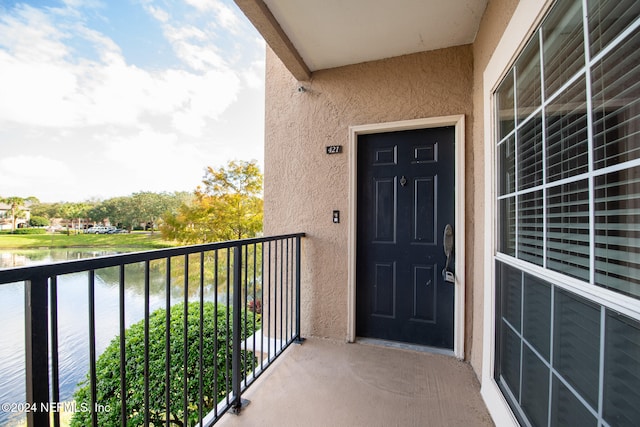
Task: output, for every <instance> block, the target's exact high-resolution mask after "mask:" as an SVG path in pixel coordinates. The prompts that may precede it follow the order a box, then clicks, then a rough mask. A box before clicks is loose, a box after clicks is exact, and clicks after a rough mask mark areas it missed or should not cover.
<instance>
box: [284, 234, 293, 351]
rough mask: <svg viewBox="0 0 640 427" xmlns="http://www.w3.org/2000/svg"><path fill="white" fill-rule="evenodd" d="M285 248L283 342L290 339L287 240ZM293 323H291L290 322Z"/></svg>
mask: <svg viewBox="0 0 640 427" xmlns="http://www.w3.org/2000/svg"><path fill="white" fill-rule="evenodd" d="M285 243H286V245H285V248H286V260H285V263H284V265H285V269H286V271H285V277H286V282H285V296H284V301H285V304H286V306H285V310H284V313H285V314H284V332H285V336H286V340H285V341H284V342H287V341H289V338H290V335H291V334H290V332H289V331H290V329H289V283H290V282H289V239H287V240H285ZM292 305H293V304H292ZM292 323H293V322H292Z"/></svg>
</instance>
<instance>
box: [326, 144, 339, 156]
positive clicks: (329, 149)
mask: <svg viewBox="0 0 640 427" xmlns="http://www.w3.org/2000/svg"><path fill="white" fill-rule="evenodd" d="M338 153H342V145H329V146H328V147H327V154H338Z"/></svg>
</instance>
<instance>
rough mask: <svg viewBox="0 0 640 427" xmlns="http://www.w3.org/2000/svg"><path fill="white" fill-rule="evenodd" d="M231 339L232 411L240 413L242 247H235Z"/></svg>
mask: <svg viewBox="0 0 640 427" xmlns="http://www.w3.org/2000/svg"><path fill="white" fill-rule="evenodd" d="M231 325H232V339H231V392H232V396H233V400H232V402H231V412H232V413H234V414H239V413H240V411H241V410H242V406H243V405H242V398H241V393H242V392H241V383H242V366H241V361H242V358H241V356H242V355H241V349H242V343H241V341H242V247H241V246H239V245H238V246H234V247H233V318H232V320H231Z"/></svg>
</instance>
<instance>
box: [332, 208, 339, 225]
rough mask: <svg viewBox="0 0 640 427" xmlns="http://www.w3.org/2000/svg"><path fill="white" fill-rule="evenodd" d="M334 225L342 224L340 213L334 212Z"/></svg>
mask: <svg viewBox="0 0 640 427" xmlns="http://www.w3.org/2000/svg"><path fill="white" fill-rule="evenodd" d="M333 223H334V224H339V223H340V211H333Z"/></svg>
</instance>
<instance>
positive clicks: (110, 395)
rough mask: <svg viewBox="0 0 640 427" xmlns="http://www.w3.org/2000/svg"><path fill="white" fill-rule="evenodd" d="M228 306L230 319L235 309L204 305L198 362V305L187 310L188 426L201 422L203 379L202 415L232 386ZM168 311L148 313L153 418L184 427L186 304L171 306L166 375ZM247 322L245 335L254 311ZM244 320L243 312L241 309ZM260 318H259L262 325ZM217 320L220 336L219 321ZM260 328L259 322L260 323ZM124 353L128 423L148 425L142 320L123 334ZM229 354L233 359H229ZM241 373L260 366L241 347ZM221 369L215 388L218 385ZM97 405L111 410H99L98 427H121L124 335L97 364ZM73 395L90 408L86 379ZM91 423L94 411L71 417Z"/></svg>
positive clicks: (249, 330)
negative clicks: (199, 418) (199, 408)
mask: <svg viewBox="0 0 640 427" xmlns="http://www.w3.org/2000/svg"><path fill="white" fill-rule="evenodd" d="M227 310H229V318H230V319H231V318H232V310H233V309H232V308H227V307H226V306H223V305H218V311H217V313H215V306H214V304H213V303H212V302H206V303H204V306H203V311H204V323H203V349H202V355H203V365H202V366H200V359H199V354H200V348H199V343H200V335H199V334H200V303H197V302H194V303H189V306H188V314H187V334H188V338H187V340H188V349H187V384H188V385H187V389H188V392H187V398H188V412H189V413H188V421H189V422H188V425H190V426H194V425H195V424H196V423H197V422H198V407H199V405H200V402H199V400H200V398H199V383H200V376H202V381H203V388H202V390H203V406H202V413H203V415H204V414H207V413H208V412H209V411H211V410H212V409H213V407H214V406H215V405H216V404H217V403H218V402H219V401H220V400H221V399H222V398H224V397H225V396H226V395H227V394H228V393H229V392H230V391H231V390H227V389H226V385H227V384H229V388H230V387H231V378H230V376H231V372H230V369H229V378H227V375H226V366H227V363H228V364H229V367H230V366H231V365H230V363H231V359H230V358H231V348H229V353H227V342H226V340H227V336H228V337H229V347H231V339H232V337H231V329H230V327H227V323H226V321H227ZM165 313H166V311H165V310H163V309H159V310H156V311H154V312H153V313H152V314H151V315H150V316H149V376H148V378H149V416H150V421H151V424H152V425H163V426H164V425H175V426H183V425H184V423H183V420H184V418H185V415H184V410H183V394H184V389H183V387H184V373H185V372H184V347H183V343H184V305H183V304H176V305H174V306H173V307H171V310H170V316H171V320H170V325H171V326H170V348H171V351H170V358H171V359H170V377H169V378H166V373H165V343H166V340H165V337H166V334H165V331H166V323H165V322H166V318H165ZM246 316H247V321H246V323H245V322H243V323H245V325H244V326H245V327H244V328H243V329H242V338H243V339H246V338H247V337H248V336H250V335H251V334H253V332H254V330H253V322H254V320H253V319H254V314H253V313H250V312H247V313H246ZM243 319H244V313H243ZM258 320H259V317H256V323H257V324H258ZM216 323H217V332H218V333H217V335H216V334H215V332H216V330H215V328H216V327H215V325H216ZM258 327H259V326H258ZM125 337H126V340H125V352H126V382H127V384H126V394H127V395H126V399H125V400H126V405H127V408H126V409H127V410H126V412H127V418H128V419H127V426H140V425H143V424H144V410H145V408H144V378H145V376H144V320H141V321H140V322H138V323H136V324H134V325H132V326H131V327H130V328H129V329H127V330H126V332H125ZM227 357H229V361H228V362H226V361H225V359H226V358H227ZM241 360H242V364H243V366H242V371H243V376H244V375H246V374H247V373H249V372H251V371H252V370H253V369H254V367H255V366H256V361H257V359H256V357H255V356H254V355H253V353H251V352H245V351H243V355H242V357H241ZM216 368H217V383H218V386H217V390H216V386H215V380H216V376H215V374H216ZM96 378H97V402H96V403H97V404H100V405H102V407H103V408H108V410H105V411H101V412H97V417H98V425H99V426H114V427H115V426H120V416H121V415H120V412H121V404H120V401H121V398H120V396H121V393H120V339H119V337H116V338H114V339H113V340H112V341H111V343H110V344H109V346H108V347H107V349H106V350H105V351H104V353H102V355H100V357H99V358H98V360H97V362H96ZM167 383H168V384H169V396H170V398H169V412H170V419H169V420H166V402H165V384H167ZM79 386H80V388H79V389H78V390H77V391H76V393H75V395H74V399H75V401H76V407H78V408H90V407H91V405H90V402H91V391H90V383H89V378H88V375H87V379H86V380H85V381H84V382H83V383H81V384H79ZM87 425H91V413H90V412H75V413H74V415H73V418H72V420H71V426H72V427H79V426H87Z"/></svg>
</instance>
